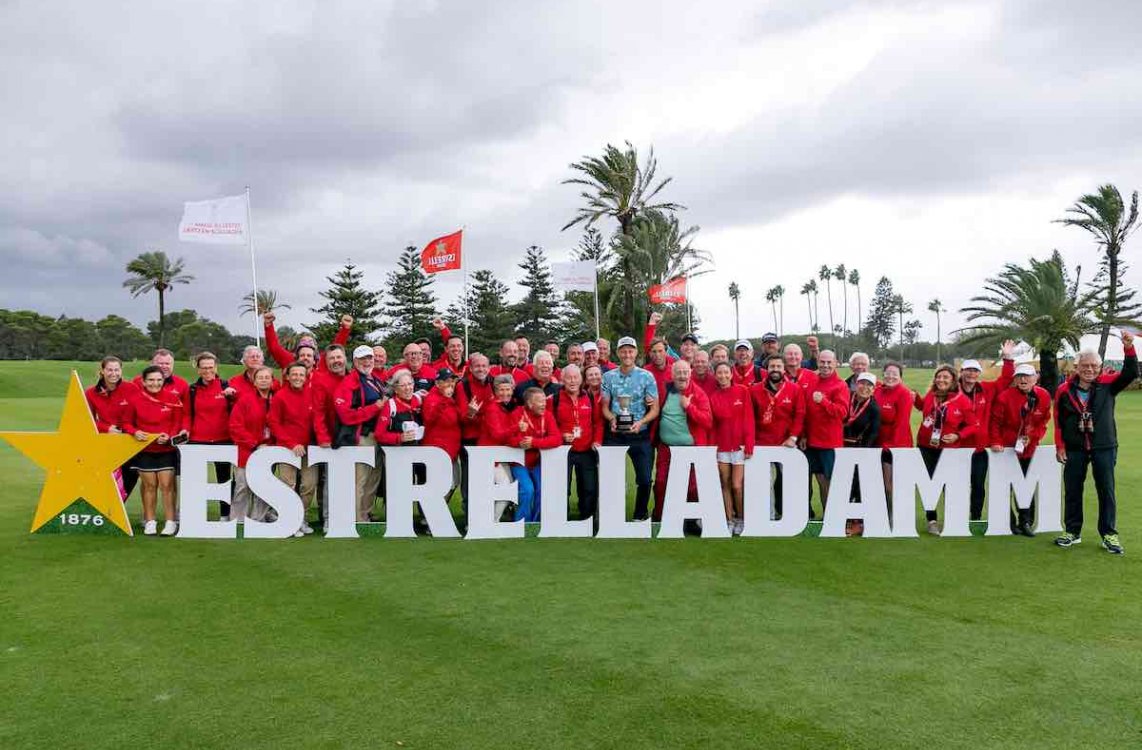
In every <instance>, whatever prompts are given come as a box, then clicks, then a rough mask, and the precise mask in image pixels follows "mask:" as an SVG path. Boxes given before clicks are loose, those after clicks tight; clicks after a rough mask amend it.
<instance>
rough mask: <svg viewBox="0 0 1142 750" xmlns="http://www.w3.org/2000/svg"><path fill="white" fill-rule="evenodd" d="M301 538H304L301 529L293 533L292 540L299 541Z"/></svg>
mask: <svg viewBox="0 0 1142 750" xmlns="http://www.w3.org/2000/svg"><path fill="white" fill-rule="evenodd" d="M303 536H305V532H304V531H302V530H301V529H298V530H297V531H295V532H293V538H294V539H301V538H302V537H303Z"/></svg>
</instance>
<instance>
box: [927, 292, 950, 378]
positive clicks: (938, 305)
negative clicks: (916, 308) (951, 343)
mask: <svg viewBox="0 0 1142 750" xmlns="http://www.w3.org/2000/svg"><path fill="white" fill-rule="evenodd" d="M945 310H946V308H945V307H944V303H942V302H940V298H939V297H937V298H935V299H933V300H932V301H931V302H929V303H928V311H929V312H934V313H936V361H937V362H940V361H941V359H940V313H942V312H944V311H945Z"/></svg>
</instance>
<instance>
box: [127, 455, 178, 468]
mask: <svg viewBox="0 0 1142 750" xmlns="http://www.w3.org/2000/svg"><path fill="white" fill-rule="evenodd" d="M177 461H178V451H162V452H161V453H160V452H157V451H143V452H142V453H139V454H137V455H136V456H135V457H134V458H132V459H131V468H132V469H134V470H135V471H143V472H150V471H174V470H175V467H176V466H177Z"/></svg>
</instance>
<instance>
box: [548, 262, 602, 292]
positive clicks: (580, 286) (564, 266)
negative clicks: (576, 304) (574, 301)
mask: <svg viewBox="0 0 1142 750" xmlns="http://www.w3.org/2000/svg"><path fill="white" fill-rule="evenodd" d="M551 285H552V286H553V287H555V290H556V291H560V292H593V291H595V261H593V260H575V261H569V262H567V263H552V264H551Z"/></svg>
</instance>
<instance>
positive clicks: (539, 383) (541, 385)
mask: <svg viewBox="0 0 1142 750" xmlns="http://www.w3.org/2000/svg"><path fill="white" fill-rule="evenodd" d="M531 373H532V375H531V377H530V378H528V379H527V380H525V381H523V382H522V383H520V384H519V385H517V386H516V387H515V393H514V394H513V395H512V398H514V399H515V402H516V404H517V405H519V406H523V405H524V397H523V395H524V394H525V393H527V389H528V388H538V389H539V390H541V391H543V395H545V396H551V395H552V394H554V393H555V392H556V391H557V390H559V381H558V380H556V378H555V360H554V359H552V358H551V355H550V354H548V353H547V352H545V351H544V350H543V349H540V350H539V351H537V352H536V353H535V357H534V358H533V359H532V361H531Z"/></svg>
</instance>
